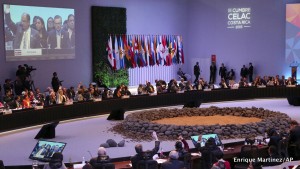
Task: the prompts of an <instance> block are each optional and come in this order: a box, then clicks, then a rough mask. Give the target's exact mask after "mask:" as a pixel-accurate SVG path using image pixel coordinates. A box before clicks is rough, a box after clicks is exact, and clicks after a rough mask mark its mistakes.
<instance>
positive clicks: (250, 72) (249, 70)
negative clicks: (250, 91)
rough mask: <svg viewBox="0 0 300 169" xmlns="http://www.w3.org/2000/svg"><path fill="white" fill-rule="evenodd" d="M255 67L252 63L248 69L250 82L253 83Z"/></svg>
mask: <svg viewBox="0 0 300 169" xmlns="http://www.w3.org/2000/svg"><path fill="white" fill-rule="evenodd" d="M253 69H254V68H253V66H252V63H251V62H250V63H249V69H248V74H249V82H251V83H252V82H253Z"/></svg>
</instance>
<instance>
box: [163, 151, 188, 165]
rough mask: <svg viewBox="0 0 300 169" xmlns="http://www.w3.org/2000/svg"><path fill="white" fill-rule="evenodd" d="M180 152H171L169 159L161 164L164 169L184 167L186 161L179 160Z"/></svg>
mask: <svg viewBox="0 0 300 169" xmlns="http://www.w3.org/2000/svg"><path fill="white" fill-rule="evenodd" d="M178 157H179V155H178V152H177V151H175V150H173V151H171V152H170V154H169V159H168V161H166V162H164V163H162V164H161V168H162V169H182V168H184V163H183V162H182V161H179V160H178Z"/></svg>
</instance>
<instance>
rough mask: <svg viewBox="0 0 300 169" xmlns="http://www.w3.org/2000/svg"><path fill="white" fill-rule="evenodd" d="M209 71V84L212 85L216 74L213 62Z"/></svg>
mask: <svg viewBox="0 0 300 169" xmlns="http://www.w3.org/2000/svg"><path fill="white" fill-rule="evenodd" d="M209 70H210V75H209V84H214V83H215V81H216V73H217V67H216V63H215V62H212V63H211V65H210V67H209Z"/></svg>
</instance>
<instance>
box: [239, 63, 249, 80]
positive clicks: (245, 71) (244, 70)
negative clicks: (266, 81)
mask: <svg viewBox="0 0 300 169" xmlns="http://www.w3.org/2000/svg"><path fill="white" fill-rule="evenodd" d="M240 75H241V77H243V78H245V77H247V75H248V69H247V68H246V66H245V65H243V67H242V68H241V73H240Z"/></svg>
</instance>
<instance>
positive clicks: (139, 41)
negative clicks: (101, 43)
mask: <svg viewBox="0 0 300 169" xmlns="http://www.w3.org/2000/svg"><path fill="white" fill-rule="evenodd" d="M106 51H107V58H108V61H109V63H110V65H111V67H112V68H113V69H114V70H119V69H126V68H136V67H147V66H154V65H158V66H159V65H161V66H170V65H173V64H183V63H184V54H183V45H182V36H179V35H109V37H108V41H107V47H106Z"/></svg>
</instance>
